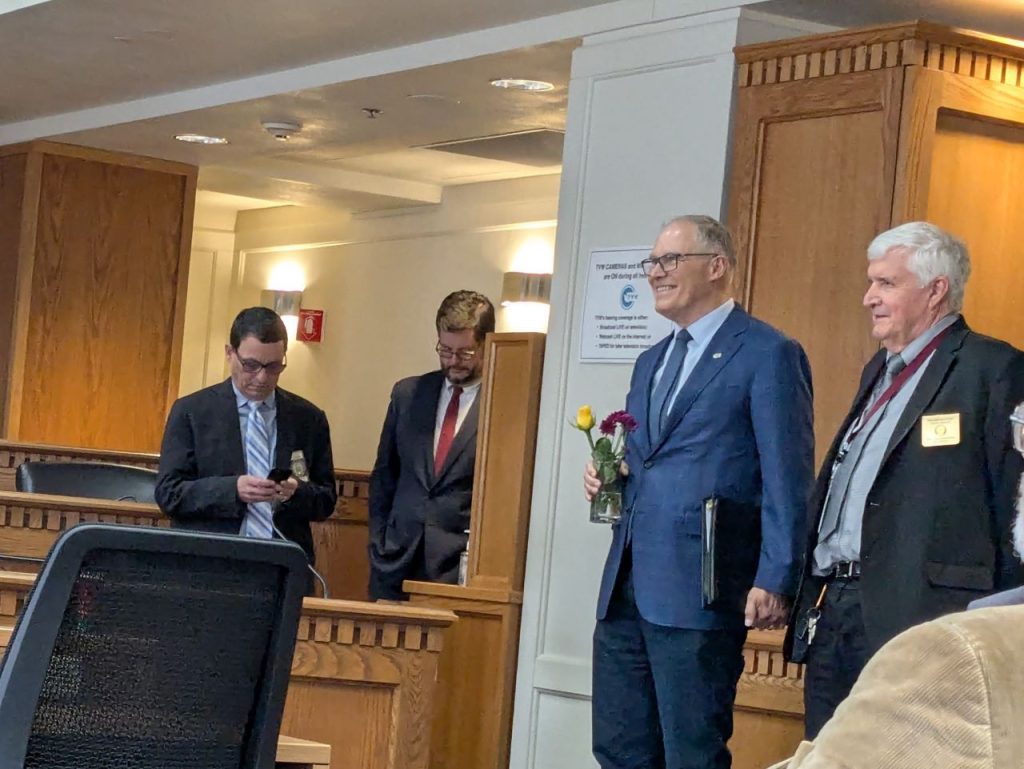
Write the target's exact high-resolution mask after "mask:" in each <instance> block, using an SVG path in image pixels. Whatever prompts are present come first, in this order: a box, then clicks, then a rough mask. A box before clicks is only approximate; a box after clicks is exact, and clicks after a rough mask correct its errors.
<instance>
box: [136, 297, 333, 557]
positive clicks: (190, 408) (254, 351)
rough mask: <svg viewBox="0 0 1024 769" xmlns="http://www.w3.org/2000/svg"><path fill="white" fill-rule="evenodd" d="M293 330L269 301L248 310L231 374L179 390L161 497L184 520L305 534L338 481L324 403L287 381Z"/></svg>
mask: <svg viewBox="0 0 1024 769" xmlns="http://www.w3.org/2000/svg"><path fill="white" fill-rule="evenodd" d="M287 351H288V332H287V330H286V329H285V326H284V323H283V322H282V321H281V318H280V317H278V315H277V313H275V312H273V311H272V310H268V309H267V308H265V307H250V308H249V309H246V310H242V312H240V313H239V314H238V316H237V317H236V318H235V321H234V323H233V324H232V326H231V334H230V340H229V344H228V345H226V346H225V348H224V352H225V355H226V356H227V360H228V365H229V366H230V369H231V376H230V378H229V379H227V380H225V381H224V382H221V383H220V384H216V385H213V386H211V387H207V388H204V389H202V390H199V391H198V392H195V393H192V394H191V395H186V396H185V397H183V398H179V399H178V400H177V401H176V402H175V404H174V405H173V406H172V407H171V413H170V415H169V416H168V417H167V426H166V428H165V429H164V438H163V443H162V445H161V448H160V474H159V476H158V478H157V484H156V501H157V504H158V505H159V506H160V509H161V510H162V511H163V512H164V513H165V514H166V515H167V516H168V517H170V518H171V519H172V520H173V521H174V524H175V526H178V527H181V528H190V529H198V530H201V531H210V532H214V533H218V534H240V535H242V536H246V537H257V538H263V539H272V538H274V537H275V536H284V537H285V538H287V539H289V540H291V541H293V542H295V543H297V544H298V545H300V546H301V547H302V549H303V550H305V551H306V556H307V557H308V558H309V562H310V564H312V563H313V560H314V558H313V536H312V532H311V531H310V525H309V524H310V522H311V521H322V520H325V519H326V518H328V517H329V516H330V515H331V513H332V512H334V505H335V502H336V501H337V490H336V487H335V483H334V461H333V459H332V456H331V436H330V429H329V427H328V425H327V417H326V416H325V415H324V412H323V411H321V410H320V409H319V408H317V407H316V406H314V405H313V404H312V403H310V402H309V401H307V400H305V399H304V398H300V397H299V396H298V395H295V394H294V393H290V392H288V391H287V390H283V389H281V388H280V387H278V386H277V380H278V379H279V378H280V376H281V372H283V371H284V369H285V366H286V365H287V362H286V353H287Z"/></svg>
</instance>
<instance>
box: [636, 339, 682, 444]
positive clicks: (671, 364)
mask: <svg viewBox="0 0 1024 769" xmlns="http://www.w3.org/2000/svg"><path fill="white" fill-rule="evenodd" d="M691 339H693V337H692V336H690V332H689V331H687V330H686V329H685V328H681V329H679V331H677V332H676V343H675V344H674V345H673V346H672V354H671V355H669V356H668V361H667V362H666V363H665V369H664V371H662V372H661V379H659V380H658V386H657V387H655V388H654V392H653V393H651V403H650V408H649V409H648V411H647V428H648V430H649V431H650V434H651V437H652V438H654V437H657V436H659V435H661V428H662V427H663V426H664V424H665V417H666V416H668V414H667V413H666V412H667V408H668V406H669V404H671V402H672V401H671V395H672V393H673V392H675V389H676V383H677V382H678V381H679V375H680V374H681V373H682V371H683V361H684V360H685V359H686V345H687V344H689V343H690V340H691Z"/></svg>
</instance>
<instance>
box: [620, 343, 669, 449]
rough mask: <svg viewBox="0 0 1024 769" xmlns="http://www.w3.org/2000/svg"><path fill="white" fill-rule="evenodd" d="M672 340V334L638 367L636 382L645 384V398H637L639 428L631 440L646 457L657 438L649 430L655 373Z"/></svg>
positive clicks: (642, 360)
mask: <svg viewBox="0 0 1024 769" xmlns="http://www.w3.org/2000/svg"><path fill="white" fill-rule="evenodd" d="M671 338H672V335H671V334H670V335H669V336H667V337H665V338H664V339H662V340H661V341H660V342H658V344H657V345H655V346H654V347H652V348H651V354H650V355H647V356H645V357H642V358H640V360H639V361H638V365H639V366H642V367H641V368H640V369H639V370H638V371H637V372H636V381H637V382H641V383H643V385H644V389H643V396H642V397H640V398H637V401H638V403H637V404H636V413H635V414H633V416H634V417H636V421H637V428H636V430H635V431H634V432H633V433H632V434H631V435H630V436H629V440H630V441H635V444H636V449H637V451H638V452H639V453H641V454H643V455H645V456H646V455H647V454H649V453H650V449H651V443H652V442H653V441H654V440H655V438H657V436H656V435H651V434H650V431H649V430H648V428H647V422H648V412H649V411H650V407H651V389H652V387H653V380H654V372H655V371H657V370H658V365H659V364H660V363H661V360H662V358H664V357H665V350H667V349H668V343H669V340H670V339H671Z"/></svg>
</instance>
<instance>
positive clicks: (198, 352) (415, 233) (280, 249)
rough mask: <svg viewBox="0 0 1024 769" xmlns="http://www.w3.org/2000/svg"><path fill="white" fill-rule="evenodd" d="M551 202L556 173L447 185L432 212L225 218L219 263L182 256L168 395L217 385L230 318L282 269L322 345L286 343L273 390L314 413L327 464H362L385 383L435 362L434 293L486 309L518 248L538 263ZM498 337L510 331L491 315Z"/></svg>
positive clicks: (549, 237)
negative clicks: (327, 444)
mask: <svg viewBox="0 0 1024 769" xmlns="http://www.w3.org/2000/svg"><path fill="white" fill-rule="evenodd" d="M557 196H558V177H557V176H548V177H535V178H531V179H523V180H516V181H509V182H488V183H484V184H474V185H466V186H462V187H454V188H449V189H448V190H446V193H445V197H444V200H443V202H442V203H441V204H440V205H437V206H430V207H423V208H416V209H404V210H402V211H400V212H391V213H385V214H374V215H363V216H349V215H347V214H344V213H341V214H339V213H337V212H331V211H322V210H313V209H303V208H297V207H287V208H272V209H265V210H259V211H244V212H241V213H239V215H238V218H237V224H236V228H235V232H234V249H235V253H234V255H233V260H232V261H231V263H230V264H225V261H226V260H224V259H218V258H217V255H219V254H220V253H221V252H219V251H216V250H215V251H214V256H213V257H211V256H210V255H209V249H206V250H203V249H200V248H197V249H196V251H195V252H194V254H193V259H194V261H193V271H192V275H191V276H190V285H189V304H188V305H187V311H186V314H187V317H186V340H187V343H186V345H185V350H184V353H183V360H182V380H181V381H182V392H183V393H184V392H190V391H192V390H195V389H198V388H199V387H201V386H204V385H206V384H212V383H214V382H217V381H220V379H222V378H223V376H224V369H223V366H222V361H223V345H224V343H225V341H226V338H227V332H228V326H229V325H230V321H231V318H232V317H233V316H234V314H235V313H236V312H237V311H238V310H240V309H241V308H243V307H246V306H250V305H253V304H257V303H258V302H259V294H260V291H261V290H262V289H264V288H267V287H268V286H269V285H270V281H271V276H272V275H273V274H274V272H275V270H276V269H279V268H280V267H281V265H282V264H285V263H290V265H291V267H292V269H293V270H296V269H297V271H298V272H299V273H301V275H302V276H303V277H304V283H305V289H304V291H303V296H302V306H303V307H305V308H313V309H321V310H323V311H324V341H323V343H321V344H303V343H294V342H293V343H292V344H291V345H290V347H289V353H288V370H287V371H286V372H285V373H284V374H283V375H282V377H281V386H282V387H284V388H286V389H289V390H292V391H294V392H297V393H299V394H300V395H303V396H304V397H307V398H309V399H310V400H312V401H313V402H314V403H316V404H317V405H319V406H320V407H321V408H323V409H324V411H326V412H327V416H328V419H329V420H330V423H331V434H332V439H333V444H334V463H335V465H336V466H338V467H346V468H353V469H369V468H370V467H371V466H372V464H373V458H374V455H375V452H376V447H377V439H378V437H379V434H380V427H381V423H382V421H383V418H384V412H385V410H386V408H387V401H388V395H389V393H390V391H391V386H392V385H393V384H394V382H395V381H397V380H398V379H401V378H402V377H406V376H411V375H414V374H419V373H423V372H424V371H428V370H431V369H434V368H436V367H437V356H436V355H435V353H434V351H433V348H434V345H435V343H436V334H435V331H434V326H433V324H434V313H435V312H436V310H437V305H438V304H439V303H440V301H441V299H443V298H444V296H445V295H446V294H447V293H448V292H450V291H454V290H456V289H460V288H468V289H473V290H477V291H481V292H483V293H485V294H487V295H488V296H489V297H490V298H491V300H492V301H494V303H495V305H498V301H499V298H500V297H499V295H500V292H501V282H502V274H503V273H504V272H506V271H509V270H512V269H530V268H529V267H524V266H523V265H522V264H520V263H519V259H521V258H522V255H523V252H524V249H525V250H526V251H530V252H532V253H534V255H536V254H538V253H540V254H543V252H544V251H545V250H546V252H547V259H548V260H550V253H551V249H552V247H553V241H554V220H555V218H556V212H557ZM197 242H198V241H197ZM197 267H198V269H196V268H197ZM547 268H548V270H550V262H548V264H547ZM534 269H536V268H534ZM193 292H194V293H193ZM193 299H194V300H195V301H194V304H195V311H194V312H193V306H192V305H193ZM220 305H223V306H224V311H223V312H219V313H218V312H217V308H218V307H219V306H220ZM203 306H205V307H206V308H208V309H207V311H206V312H205V314H204V312H201V311H200V309H199V308H200V307H203ZM206 318H209V319H210V322H209V323H207V322H206V320H205V319H206ZM498 329H499V330H513V318H512V317H511V316H510V315H509V313H508V312H507V311H506V310H503V309H501V308H500V307H499V310H498ZM203 337H205V344H204V345H203V347H202V349H200V346H199V345H198V344H196V343H195V342H196V340H197V339H200V338H203ZM200 371H202V375H201V376H200V375H199V372H200Z"/></svg>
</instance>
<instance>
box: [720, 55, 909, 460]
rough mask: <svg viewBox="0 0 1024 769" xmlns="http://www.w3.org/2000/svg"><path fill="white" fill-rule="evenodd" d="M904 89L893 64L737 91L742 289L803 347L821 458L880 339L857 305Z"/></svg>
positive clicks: (887, 205)
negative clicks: (809, 370) (809, 371)
mask: <svg viewBox="0 0 1024 769" xmlns="http://www.w3.org/2000/svg"><path fill="white" fill-rule="evenodd" d="M901 90H902V73H901V71H900V70H899V69H895V68H889V69H883V70H877V71H870V72H861V73H856V74H849V75H834V76H832V77H830V78H828V79H824V78H821V79H813V80H804V81H794V82H791V83H785V84H779V85H776V86H765V87H761V88H750V89H743V90H741V91H740V93H739V98H738V105H737V113H736V130H735V138H734V142H733V165H732V185H731V198H730V209H729V210H730V214H729V223H730V224H731V225H732V228H733V231H734V233H735V235H736V239H737V250H738V259H739V270H738V272H739V276H738V285H737V287H736V288H737V294H738V295H739V296H740V298H741V301H743V303H744V304H745V306H747V307H748V308H749V309H750V311H751V312H752V313H753V314H754V315H756V316H757V317H759V318H761V319H762V320H765V321H766V322H768V323H771V324H772V325H774V326H776V327H778V328H780V329H782V330H783V331H785V332H786V333H787V334H789V335H791V336H793V337H794V338H796V339H797V340H799V341H800V343H801V344H802V345H803V347H804V349H805V350H806V351H807V355H808V358H809V359H810V362H811V368H812V373H813V377H814V395H815V398H814V405H815V439H816V446H817V454H818V458H819V459H820V457H821V456H822V455H823V454H824V452H825V450H827V448H828V445H829V443H830V442H831V439H832V436H833V435H834V433H835V430H836V429H837V428H838V426H839V424H840V422H841V421H842V418H843V416H844V415H845V414H846V412H847V411H848V410H849V405H850V401H851V400H852V398H853V395H854V393H855V391H856V387H857V382H858V381H859V378H860V370H861V367H862V366H863V365H864V362H865V361H866V360H867V359H868V358H869V357H870V356H871V355H872V354H873V353H874V352H875V351H876V350H877V349H878V346H877V342H875V341H874V340H873V339H872V337H871V330H870V324H869V322H868V319H867V313H866V311H865V310H864V308H863V306H862V299H863V295H864V290H865V287H866V278H865V270H866V267H867V262H866V256H865V249H866V247H867V245H868V243H869V242H870V241H871V238H872V237H874V235H875V234H877V233H878V232H879V231H881V230H883V229H885V228H887V227H888V226H889V217H890V212H891V206H892V195H893V184H894V180H895V170H896V150H897V135H898V130H899V110H900V99H901Z"/></svg>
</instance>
